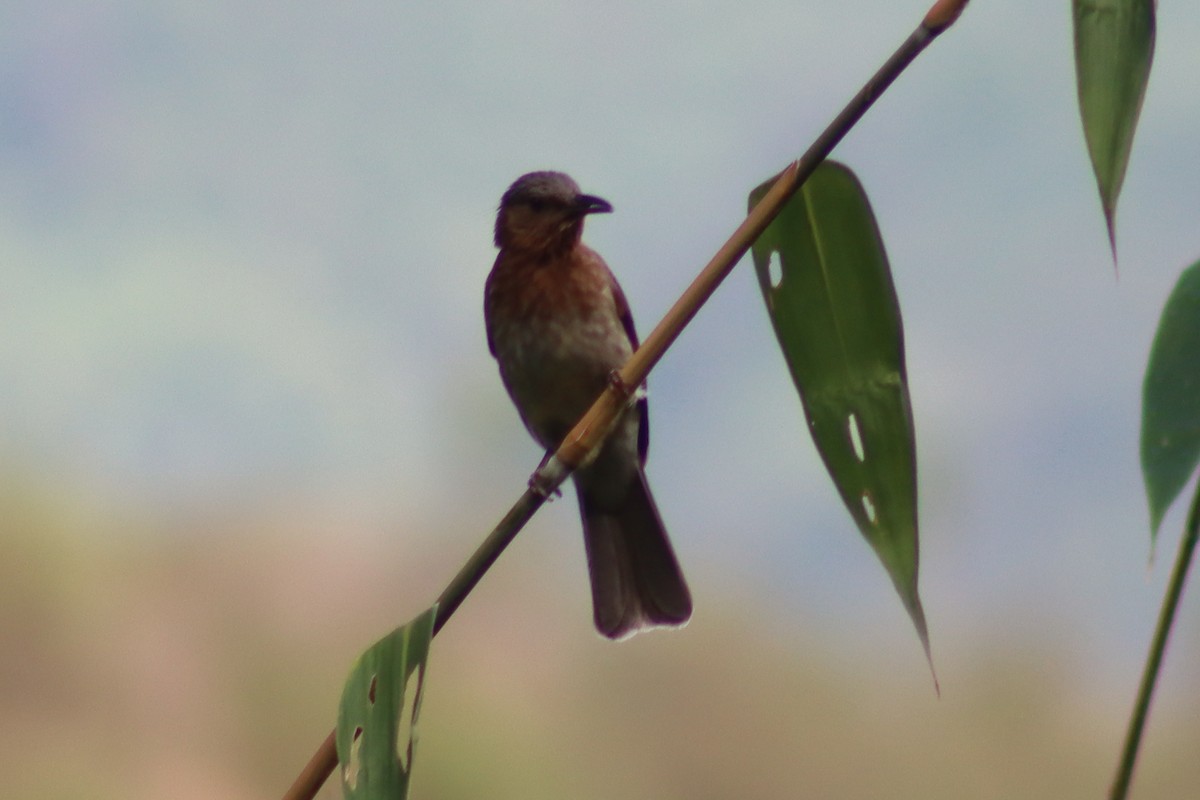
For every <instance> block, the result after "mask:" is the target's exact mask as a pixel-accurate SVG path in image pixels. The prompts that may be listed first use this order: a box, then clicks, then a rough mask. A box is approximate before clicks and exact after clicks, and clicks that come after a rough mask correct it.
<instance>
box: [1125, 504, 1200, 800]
mask: <svg viewBox="0 0 1200 800" xmlns="http://www.w3.org/2000/svg"><path fill="white" fill-rule="evenodd" d="M1197 539H1200V483H1197V485H1196V493H1195V495H1194V496H1193V497H1192V507H1191V509H1190V510H1189V511H1188V518H1187V526H1186V527H1185V528H1184V531H1183V538H1182V539H1180V541H1179V553H1178V555H1176V556H1175V566H1174V567H1173V568H1172V570H1171V582H1170V583H1169V584H1168V585H1167V594H1166V596H1165V597H1163V604H1162V609H1161V610H1160V611H1159V615H1158V626H1157V627H1156V628H1155V630H1154V639H1153V641H1152V642H1151V643H1150V654H1149V656H1147V658H1146V669H1145V671H1144V672H1143V673H1142V682H1141V685H1140V686H1139V687H1138V695H1137V700H1136V701H1135V702H1134V705H1133V716H1132V717H1130V719H1129V730H1128V731H1127V732H1126V734H1125V746H1124V748H1123V749H1122V750H1121V761H1120V763H1119V764H1118V765H1117V776H1116V778H1115V779H1114V780H1113V785H1112V791H1111V792H1110V793H1109V797H1110V798H1111V800H1125V797H1126V796H1127V795H1128V794H1129V784H1130V782H1131V781H1132V780H1133V768H1134V766H1135V765H1136V764H1137V757H1138V748H1139V746H1140V745H1141V742H1142V732H1143V731H1144V730H1145V728H1146V718H1147V716H1148V715H1149V714H1150V701H1151V699H1152V698H1153V697H1154V686H1155V684H1156V683H1157V682H1158V674H1159V672H1161V671H1162V660H1163V655H1164V654H1165V653H1166V651H1167V641H1168V640H1169V639H1170V636H1171V628H1172V627H1174V625H1175V614H1176V612H1178V610H1179V601H1180V599H1181V598H1182V597H1183V587H1184V584H1185V583H1186V582H1187V574H1188V570H1189V569H1190V568H1191V565H1192V557H1193V556H1194V555H1195V552H1196V541H1197Z"/></svg>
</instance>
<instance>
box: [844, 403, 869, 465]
mask: <svg viewBox="0 0 1200 800" xmlns="http://www.w3.org/2000/svg"><path fill="white" fill-rule="evenodd" d="M846 428H847V430H848V431H849V432H850V446H851V447H853V448H854V455H855V457H857V458H858V460H859V461H864V460H866V453H865V452H864V451H863V444H862V429H861V428H860V427H859V425H858V415H857V414H851V415H850V419H849V420H848V421H847V423H846Z"/></svg>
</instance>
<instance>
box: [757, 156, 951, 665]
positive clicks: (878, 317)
mask: <svg viewBox="0 0 1200 800" xmlns="http://www.w3.org/2000/svg"><path fill="white" fill-rule="evenodd" d="M768 188H770V182H768V183H766V184H763V185H762V186H759V187H758V188H757V189H755V190H754V191H753V192H752V193H751V194H750V206H751V208H753V207H754V205H755V204H756V203H757V202H758V200H759V199H760V198H761V197H762V196H763V194H765V193H766V191H767V189H768ZM753 255H754V266H755V269H756V271H757V273H758V280H759V285H760V286H761V287H762V292H763V298H764V299H765V300H766V302H767V311H768V312H769V314H770V316H771V322H772V323H773V324H774V326H775V334H776V336H777V337H778V338H779V344H780V346H781V347H782V349H783V354H784V358H785V359H786V360H787V364H788V367H789V368H790V370H791V373H792V379H793V380H794V381H795V383H796V388H797V389H798V390H799V392H800V400H801V402H802V403H803V405H804V414H805V416H806V417H807V419H808V427H809V431H810V432H811V433H812V437H813V441H814V442H815V443H816V445H817V450H818V451H819V452H820V453H821V458H822V459H823V460H824V462H825V467H826V469H827V470H828V471H829V475H830V477H831V478H833V482H834V484H835V485H836V486H837V490H838V492H839V494H841V496H842V501H843V502H845V504H846V508H848V509H849V510H850V516H852V517H853V518H854V521H855V523H857V525H858V529H859V530H860V531H862V534H863V536H865V537H866V539H867V541H868V542H870V544H871V546H872V547H873V548H874V549H875V552H876V553H877V554H878V556H879V558H880V560H881V561H882V562H883V565H884V567H885V568H886V569H887V571H888V574H889V575H890V576H891V578H892V582H893V583H895V585H896V589H897V590H898V591H899V593H900V597H901V599H902V600H903V601H904V606H905V608H906V609H907V610H908V613H909V615H910V616H911V617H912V621H913V625H914V626H915V627H916V629H917V635H918V636H920V638H921V644H922V646H923V647H924V648H925V654H926V656H929V634H928V631H927V629H926V626H925V612H924V610H923V609H922V608H921V599H920V596H919V595H918V593H917V462H916V445H915V443H914V435H913V422H912V410H911V406H910V403H909V398H908V384H907V378H906V377H905V371H904V339H903V331H902V328H901V322H900V306H899V303H898V302H897V300H896V291H895V288H894V287H893V286H892V278H891V273H890V271H889V269H888V262H887V255H886V254H885V253H884V249H883V240H882V239H881V238H880V236H879V229H878V227H877V226H876V224H875V217H874V216H873V214H872V213H871V207H870V204H869V203H868V201H867V197H866V194H865V193H864V192H863V189H862V186H861V185H860V184H859V182H858V179H857V178H855V177H854V173H852V172H851V171H850V170H849V169H848V168H847V167H845V166H844V165H842V164H838V163H836V162H832V161H827V162H825V163H824V164H822V165H821V166H820V167H818V168H817V170H816V172H814V173H813V175H812V177H810V178H809V179H808V180H807V181H805V183H804V185H803V186H802V187H801V188H800V191H799V192H797V193H796V195H795V196H794V197H792V199H791V200H789V201H788V204H787V205H786V206H785V207H784V209H783V211H782V212H781V213H780V214H779V216H778V217H777V218H776V219H775V221H774V222H772V223H771V225H770V227H768V228H767V229H766V231H764V232H763V234H762V235H761V236H760V237H759V238H758V241H757V242H755V244H754V247H753ZM930 663H931V665H932V660H931V662H930Z"/></svg>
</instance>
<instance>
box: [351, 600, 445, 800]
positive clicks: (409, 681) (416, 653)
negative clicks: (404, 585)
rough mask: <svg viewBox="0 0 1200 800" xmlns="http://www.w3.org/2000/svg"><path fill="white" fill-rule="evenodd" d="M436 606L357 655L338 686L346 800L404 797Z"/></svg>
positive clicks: (406, 790)
mask: <svg viewBox="0 0 1200 800" xmlns="http://www.w3.org/2000/svg"><path fill="white" fill-rule="evenodd" d="M436 616H437V606H434V607H433V608H431V609H429V610H428V611H426V612H425V613H424V614H422V615H421V616H419V617H417V618H416V619H414V620H413V621H412V622H410V623H408V624H407V625H404V626H403V627H400V628H397V629H396V630H394V631H392V632H391V633H390V634H388V635H387V636H385V637H384V638H383V639H380V640H379V641H378V642H377V643H375V644H374V645H373V646H372V647H371V648H370V649H369V650H367V651H366V652H365V653H363V654H362V655H361V656H359V659H358V662H357V663H356V664H355V665H354V669H352V670H351V672H350V677H349V678H348V679H347V680H346V685H345V688H344V689H343V690H342V703H341V707H340V709H339V711H338V724H337V751H338V763H339V765H340V766H341V776H342V789H343V792H344V796H345V797H347V798H349V799H350V800H382V798H387V800H396V799H397V798H404V797H406V796H407V795H408V780H409V774H410V773H411V770H412V757H413V745H414V744H415V742H416V723H417V713H418V711H419V710H420V704H421V684H422V681H423V680H424V677H425V662H426V659H428V657H429V642H430V641H431V640H432V639H433V622H434V619H435V618H436Z"/></svg>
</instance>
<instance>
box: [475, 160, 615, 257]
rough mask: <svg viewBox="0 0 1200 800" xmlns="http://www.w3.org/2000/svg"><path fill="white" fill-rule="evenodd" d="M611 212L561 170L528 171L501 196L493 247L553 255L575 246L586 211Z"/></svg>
mask: <svg viewBox="0 0 1200 800" xmlns="http://www.w3.org/2000/svg"><path fill="white" fill-rule="evenodd" d="M610 211H612V206H611V205H610V204H609V203H608V201H607V200H604V199H602V198H599V197H596V196H594V195H590V194H583V193H582V192H581V191H580V190H579V184H577V183H575V181H574V180H572V179H571V176H569V175H567V174H565V173H562V172H530V173H528V174H526V175H522V176H521V177H519V178H517V180H516V181H515V182H514V183H513V185H512V186H510V187H508V191H506V192H505V193H504V196H503V197H501V198H500V208H499V211H498V212H497V214H496V239H495V241H496V246H497V247H501V248H512V249H518V250H529V251H535V252H537V251H541V252H545V253H546V254H547V255H554V254H556V253H558V252H561V251H562V250H565V249H570V248H571V247H574V246H575V244H576V243H577V242H578V241H579V237H580V235H581V234H582V233H583V218H584V217H586V216H587V215H588V214H606V213H608V212H610Z"/></svg>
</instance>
